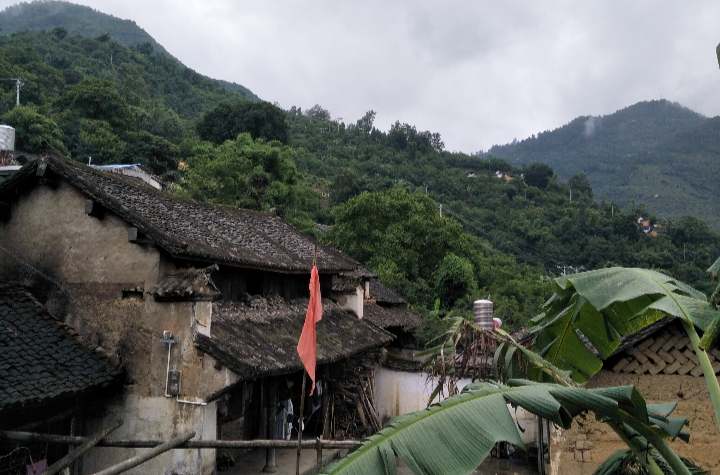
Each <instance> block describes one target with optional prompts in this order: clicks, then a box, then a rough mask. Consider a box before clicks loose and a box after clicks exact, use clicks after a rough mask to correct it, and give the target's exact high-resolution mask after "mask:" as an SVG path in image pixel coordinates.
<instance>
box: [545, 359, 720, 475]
mask: <svg viewBox="0 0 720 475" xmlns="http://www.w3.org/2000/svg"><path fill="white" fill-rule="evenodd" d="M626 385H633V386H635V387H636V388H637V389H638V391H639V392H640V393H641V394H642V395H643V397H645V399H646V400H647V402H648V403H660V402H673V401H676V402H678V406H677V409H675V412H674V413H673V416H682V417H687V418H688V419H689V420H690V426H689V427H686V428H685V430H686V431H688V432H689V433H690V444H686V443H685V442H682V441H680V440H677V441H675V442H670V446H671V447H672V448H673V450H675V452H676V453H678V454H679V455H680V456H682V457H686V458H688V459H690V460H692V461H693V462H695V463H696V464H698V465H699V466H701V467H702V468H704V469H706V470H710V471H711V473H712V474H713V475H719V474H720V450H718V447H720V432H718V427H717V424H716V422H715V414H714V411H713V408H712V404H711V403H710V395H709V393H708V391H707V386H706V385H705V379H704V378H703V377H702V375H701V376H699V377H695V376H692V375H691V374H685V375H679V374H670V375H666V374H664V373H662V371H661V372H659V373H658V374H654V375H652V374H649V373H648V374H636V373H635V372H630V373H623V372H617V373H616V372H614V371H612V370H602V371H600V372H599V373H598V374H597V375H595V377H593V378H592V379H591V380H590V383H588V388H598V387H609V386H626ZM578 422H579V423H578ZM623 448H626V446H625V444H623V442H622V441H621V440H620V438H619V437H618V436H617V435H616V434H615V433H614V432H613V431H612V429H610V428H609V427H608V426H607V425H606V424H603V423H599V422H597V421H595V419H594V417H593V416H592V414H591V415H589V416H588V417H587V418H585V419H582V420H576V421H575V422H574V423H573V427H572V428H571V429H570V430H553V434H552V447H551V467H552V470H551V473H552V474H553V475H561V474H578V475H585V474H588V475H589V474H592V473H593V472H594V471H595V469H596V468H597V466H598V465H599V464H600V463H602V462H603V461H604V460H605V459H607V458H608V457H609V456H610V455H611V454H612V453H613V452H615V451H616V450H619V449H623Z"/></svg>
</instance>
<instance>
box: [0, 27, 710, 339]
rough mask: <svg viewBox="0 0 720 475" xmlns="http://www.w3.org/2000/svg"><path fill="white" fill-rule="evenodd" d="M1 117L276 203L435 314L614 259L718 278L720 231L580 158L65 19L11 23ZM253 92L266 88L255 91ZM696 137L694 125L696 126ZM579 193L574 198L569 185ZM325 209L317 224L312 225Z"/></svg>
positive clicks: (525, 293)
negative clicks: (634, 199) (234, 73)
mask: <svg viewBox="0 0 720 475" xmlns="http://www.w3.org/2000/svg"><path fill="white" fill-rule="evenodd" d="M0 77H22V78H23V79H24V80H25V83H26V85H25V87H24V89H23V90H22V94H21V101H22V106H21V107H19V108H18V107H15V102H14V99H15V96H14V94H13V91H12V83H9V82H8V83H7V84H3V85H1V86H0V87H1V88H2V89H0V91H2V95H0V114H1V116H0V121H1V122H2V123H5V124H9V125H12V126H14V127H16V129H17V138H18V142H17V145H18V148H21V149H25V150H27V151H30V152H37V153H41V152H44V151H53V150H54V151H57V152H60V153H64V154H67V155H69V156H71V157H72V158H74V159H77V160H80V161H83V162H87V160H88V159H89V157H92V160H93V163H110V162H119V163H142V164H144V165H146V166H148V167H149V168H151V169H152V170H153V171H154V172H155V173H157V174H158V175H162V176H163V177H164V179H165V181H166V182H167V183H168V192H170V193H176V194H179V195H182V196H189V197H192V198H196V199H201V200H207V201H211V202H217V203H226V204H231V205H236V206H242V207H248V208H253V209H259V210H264V211H268V212H274V213H276V214H277V215H280V216H282V217H284V218H286V219H288V220H289V221H290V222H292V223H294V224H295V225H297V226H299V227H300V228H301V229H303V230H305V231H306V232H308V233H311V234H314V235H316V236H318V237H320V239H322V240H324V241H326V242H329V243H331V244H332V245H333V246H336V247H338V248H339V249H341V250H342V251H344V252H346V253H348V254H349V255H351V256H353V257H355V258H356V259H358V260H360V261H361V262H363V263H365V264H366V265H368V266H369V267H370V268H371V269H373V271H375V272H376V273H377V274H378V276H379V277H380V279H381V280H382V281H383V282H385V283H386V284H388V285H390V286H391V287H392V288H394V289H396V290H398V291H399V292H401V293H402V294H403V295H405V296H406V297H407V298H408V300H409V302H410V303H411V304H412V305H414V306H415V308H417V309H418V310H421V311H423V312H424V313H425V314H426V315H428V322H429V325H428V326H427V327H425V328H424V329H423V330H422V332H425V337H427V335H428V334H429V333H431V332H432V329H433V324H436V323H437V322H438V318H439V317H441V316H443V315H447V314H448V313H449V312H453V313H454V314H465V315H467V314H469V312H470V308H471V304H472V301H473V300H475V299H477V298H485V297H488V296H489V297H490V298H491V299H492V300H493V301H494V302H495V307H496V315H497V316H499V317H500V318H502V319H503V320H504V321H505V322H506V325H507V327H509V328H514V327H517V326H519V325H522V324H523V323H525V322H526V321H527V320H528V319H529V318H531V317H533V316H535V315H536V314H537V313H538V312H539V311H540V306H541V304H542V303H543V301H544V300H545V299H546V298H547V297H548V296H549V293H550V279H551V278H552V277H554V276H557V275H559V274H561V273H566V272H574V271H576V270H579V269H586V270H590V269H596V268H602V267H608V266H614V265H622V266H638V267H647V268H653V269H659V270H661V271H663V272H667V273H670V274H672V275H674V276H676V277H678V278H680V279H682V280H684V281H686V282H688V283H690V284H691V285H694V286H695V287H697V288H698V289H700V290H702V291H704V292H708V291H709V290H710V282H709V278H708V275H707V274H706V273H705V269H707V267H708V266H709V265H710V264H711V263H712V261H713V260H714V259H715V258H716V257H717V256H718V255H720V236H719V235H717V234H716V233H714V232H713V231H711V230H710V229H709V228H708V226H707V225H705V223H704V222H702V221H701V220H700V219H697V218H694V217H690V216H686V217H682V218H677V219H672V220H668V221H667V222H665V223H662V224H664V226H665V228H664V231H666V233H665V234H661V235H660V236H658V237H654V238H652V237H649V236H647V235H646V234H645V233H644V232H643V230H642V228H641V227H640V226H639V225H638V222H637V221H638V218H639V217H640V216H648V217H649V218H650V220H651V221H652V222H653V224H655V221H657V217H656V216H654V215H652V214H650V213H649V212H648V210H647V209H645V207H644V206H643V205H640V204H632V206H630V207H628V206H627V205H626V206H625V207H621V206H620V205H619V204H618V203H614V202H610V201H606V200H598V199H596V197H595V195H596V194H597V193H594V192H593V187H592V186H591V180H589V179H588V176H586V175H585V174H584V173H577V174H573V175H572V176H571V177H569V179H568V182H564V180H562V179H560V178H558V175H557V174H556V173H555V171H554V170H553V169H552V168H551V167H549V166H548V165H546V164H543V163H538V162H532V163H528V164H527V165H523V166H519V165H518V164H517V163H515V162H513V163H510V162H508V161H505V160H502V159H499V158H496V157H493V156H477V155H468V154H463V153H455V152H453V153H451V152H448V151H445V150H444V144H443V142H442V137H441V135H440V134H439V133H437V132H430V131H418V130H417V129H416V128H415V127H414V126H412V125H410V124H404V123H400V122H396V123H394V124H392V125H391V126H390V128H389V130H388V131H387V132H384V131H382V130H380V129H379V128H378V126H377V124H375V113H374V112H373V111H368V112H367V114H365V115H364V116H363V117H361V118H358V119H357V120H356V121H354V122H352V123H343V122H340V121H338V120H334V119H333V118H332V114H331V112H330V111H327V110H325V109H324V108H323V107H321V106H319V105H315V106H314V107H311V108H307V109H305V110H303V109H302V108H300V107H292V108H291V109H290V110H281V109H279V108H278V107H277V106H275V105H272V104H270V103H267V102H262V101H256V100H249V99H250V98H248V96H247V95H245V94H242V93H239V92H236V93H233V92H230V91H228V89H227V88H225V87H223V86H222V85H220V84H218V83H217V82H215V81H213V80H210V79H207V78H205V77H203V76H201V75H199V74H197V73H195V72H194V71H191V70H189V69H187V68H185V67H184V66H182V65H181V64H180V63H178V62H177V61H176V60H174V59H172V58H170V57H168V56H166V55H158V54H153V51H152V48H150V47H149V45H148V44H147V43H143V44H140V45H136V46H129V47H127V46H123V45H122V44H120V43H118V42H116V41H115V40H113V39H112V37H110V35H106V34H102V35H100V36H98V37H95V38H87V37H83V36H79V35H71V34H69V33H68V31H67V30H66V29H64V28H63V27H55V28H53V29H51V30H48V31H38V32H36V33H32V32H29V31H20V32H16V33H13V34H11V35H9V36H5V37H0ZM253 99H254V98H253ZM688 140H692V139H691V138H689V139H688ZM571 190H572V197H571ZM316 223H317V225H316Z"/></svg>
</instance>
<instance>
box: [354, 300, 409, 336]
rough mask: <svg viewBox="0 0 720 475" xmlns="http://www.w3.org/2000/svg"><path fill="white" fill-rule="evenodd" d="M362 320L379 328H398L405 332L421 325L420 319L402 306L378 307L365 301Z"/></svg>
mask: <svg viewBox="0 0 720 475" xmlns="http://www.w3.org/2000/svg"><path fill="white" fill-rule="evenodd" d="M363 319H364V320H368V321H370V322H372V323H374V324H375V325H377V326H379V327H380V328H391V327H399V328H401V329H403V330H405V331H408V330H414V329H415V328H417V327H419V326H420V324H422V317H421V316H420V314H418V313H417V312H414V311H412V310H410V309H409V308H407V307H406V306H404V305H390V306H387V305H378V304H377V303H375V302H373V301H369V300H366V301H365V305H364V306H363Z"/></svg>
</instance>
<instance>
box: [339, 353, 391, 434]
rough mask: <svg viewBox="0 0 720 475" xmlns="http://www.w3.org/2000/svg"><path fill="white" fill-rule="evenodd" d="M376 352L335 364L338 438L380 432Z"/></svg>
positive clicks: (377, 356)
mask: <svg viewBox="0 0 720 475" xmlns="http://www.w3.org/2000/svg"><path fill="white" fill-rule="evenodd" d="M378 359H379V353H378V352H377V351H370V352H367V353H364V354H362V355H359V356H356V357H354V358H353V359H347V360H343V361H341V362H338V363H337V364H335V365H333V370H332V373H331V378H332V379H333V383H334V384H333V387H334V388H335V408H334V427H335V430H334V433H335V436H336V438H358V437H360V438H361V437H362V436H365V435H371V434H374V433H375V432H377V431H378V430H380V428H381V427H382V423H381V421H380V417H379V416H378V413H377V410H376V406H375V365H376V364H377V361H378Z"/></svg>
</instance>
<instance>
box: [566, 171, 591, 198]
mask: <svg viewBox="0 0 720 475" xmlns="http://www.w3.org/2000/svg"><path fill="white" fill-rule="evenodd" d="M568 188H570V189H571V190H572V191H574V192H577V193H580V194H583V195H585V196H586V197H588V198H592V197H593V190H592V185H591V184H590V179H589V178H588V177H587V175H586V174H585V172H580V173H576V174H575V175H573V176H572V177H571V178H570V179H569V180H568Z"/></svg>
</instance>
